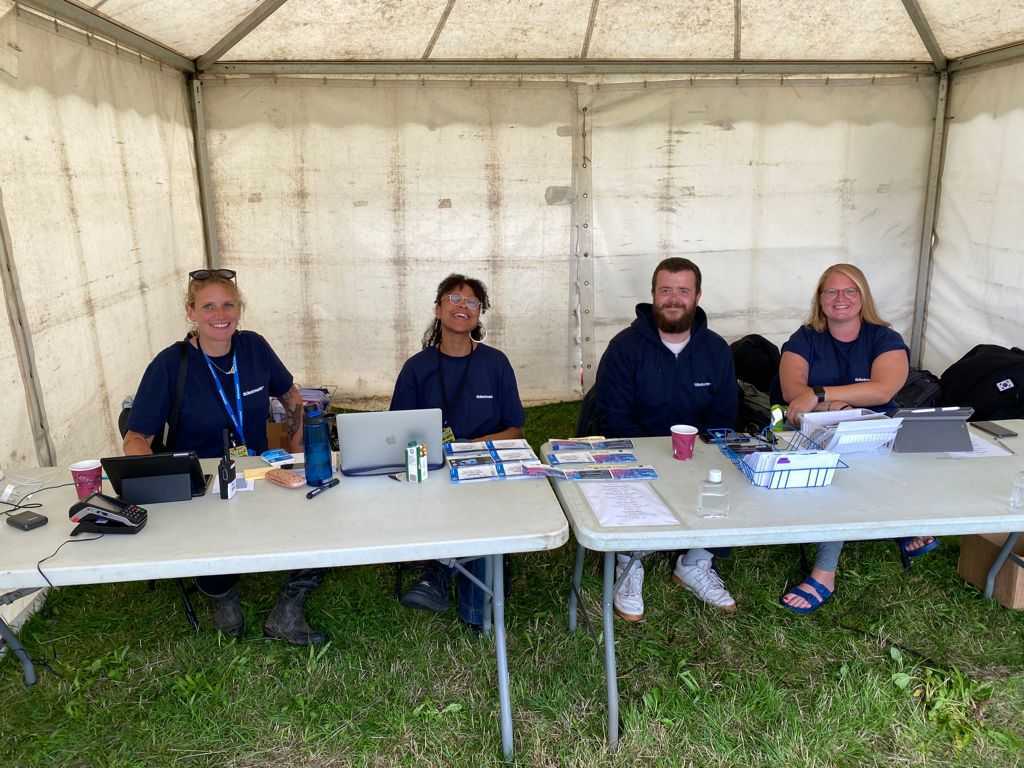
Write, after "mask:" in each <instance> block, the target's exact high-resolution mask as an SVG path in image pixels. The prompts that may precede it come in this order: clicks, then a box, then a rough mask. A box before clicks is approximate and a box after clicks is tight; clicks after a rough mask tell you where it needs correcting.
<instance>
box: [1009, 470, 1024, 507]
mask: <svg viewBox="0 0 1024 768" xmlns="http://www.w3.org/2000/svg"><path fill="white" fill-rule="evenodd" d="M1022 512H1024V471H1021V472H1018V473H1017V476H1016V477H1015V478H1014V479H1013V488H1012V489H1011V490H1010V513H1011V514H1014V515H1019V514H1021V513H1022Z"/></svg>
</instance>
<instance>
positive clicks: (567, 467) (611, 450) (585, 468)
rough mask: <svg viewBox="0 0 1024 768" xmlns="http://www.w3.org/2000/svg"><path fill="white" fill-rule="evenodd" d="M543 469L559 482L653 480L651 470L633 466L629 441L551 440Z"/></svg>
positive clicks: (654, 475)
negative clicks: (546, 463) (546, 462)
mask: <svg viewBox="0 0 1024 768" xmlns="http://www.w3.org/2000/svg"><path fill="white" fill-rule="evenodd" d="M549 447H550V449H551V451H550V453H548V455H547V461H548V465H547V466H546V467H545V468H544V472H545V474H547V476H548V477H554V478H556V479H559V480H657V479H658V472H657V470H655V469H654V467H650V466H645V465H641V464H638V463H637V457H636V454H635V453H633V447H634V446H633V441H632V440H629V439H617V440H605V439H604V438H585V439H577V440H551V441H550V443H549Z"/></svg>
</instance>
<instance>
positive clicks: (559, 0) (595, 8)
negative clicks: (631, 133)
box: [25, 0, 1024, 69]
mask: <svg viewBox="0 0 1024 768" xmlns="http://www.w3.org/2000/svg"><path fill="white" fill-rule="evenodd" d="M25 4H26V5H28V6H34V7H38V8H40V9H41V10H44V11H47V12H53V13H56V14H60V15H63V16H66V15H67V9H68V6H72V4H71V3H68V2H66V0H27V2H26V3H25ZM78 5H80V6H82V7H84V8H89V9H91V10H92V11H93V12H94V13H96V14H99V15H101V16H102V17H104V18H106V19H109V20H110V21H112V22H113V23H114V24H116V25H118V26H120V27H123V28H125V29H127V30H130V31H132V32H134V33H137V34H138V35H141V36H144V37H146V38H148V39H150V40H152V41H154V42H155V43H157V44H158V45H159V46H161V47H162V48H165V49H167V50H169V51H173V52H174V53H176V54H179V55H180V56H181V57H184V58H185V59H189V60H193V61H196V60H198V63H199V64H200V69H203V68H206V67H208V66H210V65H212V64H213V63H214V62H216V61H222V62H240V61H253V62H255V61H264V62H265V61H279V62H296V61H318V62H320V61H364V62H368V61H396V62H418V63H420V64H421V65H422V64H423V63H424V62H435V61H446V60H457V61H488V62H525V61H553V60H564V61H573V60H576V61H587V60H596V61H623V62H626V61H663V62H664V61H688V60H692V61H717V62H730V61H739V62H759V61H822V62H824V61H835V62H838V61H863V62H897V61H898V62H929V61H934V60H935V58H936V55H941V56H944V57H946V58H948V59H960V58H963V57H967V56H971V55H975V54H978V53H979V52H983V51H989V50H992V49H998V48H1002V47H1005V46H1011V45H1014V44H1018V43H1020V42H1021V41H1024V2H1021V0H1012V2H1006V1H1005V0H973V1H972V2H970V3H964V2H960V0H860V2H856V3H850V2H844V1H843V0H826V1H825V2H817V3H808V2H805V0H528V1H527V0H222V1H221V2H218V3H210V2H208V1H207V0H85V1H84V2H81V3H78ZM72 7H73V6H72ZM929 37H931V38H932V39H933V40H934V44H935V46H936V50H935V51H933V52H931V53H929V49H928V43H927V42H926V41H927V40H928V38H929ZM144 52H145V51H144Z"/></svg>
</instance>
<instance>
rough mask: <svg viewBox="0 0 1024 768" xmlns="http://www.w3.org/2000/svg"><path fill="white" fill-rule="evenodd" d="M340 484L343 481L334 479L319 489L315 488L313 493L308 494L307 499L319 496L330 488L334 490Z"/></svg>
mask: <svg viewBox="0 0 1024 768" xmlns="http://www.w3.org/2000/svg"><path fill="white" fill-rule="evenodd" d="M340 482H341V481H340V480H339V479H338V478H336V477H332V478H331V479H330V480H328V481H327V482H326V483H324V484H323V485H321V486H319V487H317V488H314V489H313V490H312V491H310V492H309V493H307V494H306V498H307V499H312V498H313V497H314V496H319V495H320V494H321V493H323V492H324V491H326V490H327V489H328V488H333V487H334V486H336V485H337V484H338V483H340Z"/></svg>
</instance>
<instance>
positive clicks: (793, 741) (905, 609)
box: [0, 404, 1024, 768]
mask: <svg viewBox="0 0 1024 768" xmlns="http://www.w3.org/2000/svg"><path fill="white" fill-rule="evenodd" d="M576 407H577V406H576V404H561V405H550V406H541V407H538V408H532V409H529V410H528V417H527V436H528V438H529V439H530V440H531V443H534V444H539V442H540V441H542V440H543V439H545V438H547V437H549V436H553V435H558V436H564V435H568V434H570V433H571V431H572V425H573V423H574V421H575V416H576ZM957 549H958V548H957V543H956V540H955V539H946V540H944V542H943V547H942V549H940V550H939V551H938V552H936V553H934V554H933V555H931V556H929V557H927V558H924V559H923V560H922V561H921V562H919V563H917V564H916V565H915V566H914V569H913V571H912V572H911V573H909V574H904V573H903V572H902V570H901V569H900V566H899V559H898V556H897V552H896V547H895V545H894V544H892V543H891V542H863V543H859V544H852V545H850V546H848V547H847V548H846V550H845V552H844V554H843V561H842V568H843V571H842V573H841V582H840V591H839V592H838V593H837V596H836V598H835V599H834V600H833V602H832V603H831V604H830V605H829V606H828V607H827V608H825V609H823V610H822V611H820V612H819V613H817V614H815V615H814V616H811V617H806V618H800V617H795V616H792V615H790V614H788V613H786V612H784V611H782V610H781V609H780V608H778V607H777V605H776V604H775V601H776V598H777V597H778V594H779V593H780V592H781V591H782V588H783V586H784V585H785V582H786V580H787V579H789V578H791V577H792V576H793V575H795V572H796V562H797V548H796V547H760V548H748V549H741V550H736V551H735V552H734V555H733V557H732V558H730V559H728V560H725V561H723V562H722V563H721V569H722V572H723V576H724V577H725V579H726V582H727V583H728V584H729V586H730V588H731V589H732V591H733V594H734V595H735V596H736V597H737V599H738V601H739V603H740V611H739V613H738V614H737V615H736V616H733V617H725V616H721V615H719V614H717V613H716V612H714V611H712V610H709V609H706V608H705V607H703V606H702V605H700V604H698V603H697V602H696V601H695V600H694V599H692V598H691V597H689V596H688V595H686V594H684V593H682V592H681V591H680V590H679V589H678V588H677V587H675V586H673V585H672V583H671V579H670V558H669V557H668V556H667V555H656V556H654V557H652V558H651V559H650V560H649V561H648V562H647V574H648V575H647V581H646V586H645V599H646V603H647V610H648V619H647V621H646V622H644V623H642V624H639V625H631V626H626V625H623V624H621V623H620V624H618V625H617V627H616V631H617V646H618V661H619V687H620V694H621V723H622V727H621V748H620V750H619V752H618V753H617V754H610V753H609V752H608V751H607V749H606V747H605V693H604V675H603V667H602V662H601V655H600V646H599V641H600V631H601V624H600V612H599V602H598V600H599V595H600V574H599V569H598V558H597V557H596V556H593V555H592V556H591V557H590V558H589V559H588V561H587V568H586V570H585V575H584V602H583V612H584V615H585V617H586V621H585V622H581V629H580V630H579V631H578V632H577V633H576V634H575V635H569V634H568V633H567V632H566V628H565V617H566V614H565V596H566V589H567V586H568V580H569V575H570V572H571V568H572V557H573V551H572V550H573V548H572V546H566V547H563V548H562V549H560V550H557V551H555V552H550V553H541V554H535V555H524V556H516V557H513V558H512V559H511V579H512V585H513V590H512V599H511V603H510V605H509V615H508V625H509V663H510V669H511V674H512V705H513V714H514V718H515V735H516V764H519V765H544V766H548V765H551V766H554V765H558V766H577V765H578V766H590V765H593V764H595V763H597V764H601V765H610V766H628V765H638V764H644V765H655V766H661V765H664V766H690V765H693V766H701V768H704V767H705V766H737V765H742V766H883V765H886V766H888V765H907V766H993V768H995V767H996V766H998V767H999V768H1003V767H1005V766H1013V765H1022V764H1024V761H1022V758H1021V755H1022V754H1024V715H1022V713H1024V613H1021V612H1013V611H1007V610H1004V609H1002V608H1000V607H999V606H998V605H995V604H994V603H991V602H988V601H986V600H984V599H983V598H982V597H981V596H980V594H979V593H978V592H977V591H976V590H974V589H973V588H971V587H969V586H967V585H965V584H964V583H963V582H962V581H961V579H960V578H959V576H958V575H957V573H956V557H957ZM392 578H393V571H392V570H391V569H390V568H386V567H362V568H347V569H335V570H333V571H332V572H331V573H330V575H329V576H328V578H327V580H326V582H325V584H324V586H323V587H322V588H321V589H320V590H318V591H317V592H316V593H315V595H314V596H313V598H312V600H311V603H310V615H311V617H312V619H313V620H314V622H315V623H316V624H317V625H318V626H321V627H323V628H325V629H326V630H327V631H329V632H330V635H331V637H332V642H331V643H330V645H328V646H327V647H326V648H323V649H320V650H314V651H309V650H303V649H297V648H291V647H286V646H283V645H282V644H280V643H273V642H269V641H265V640H263V639H262V638H261V637H260V636H259V635H258V633H257V631H255V629H250V630H249V632H248V634H247V636H246V638H245V639H244V640H242V641H239V642H235V641H227V640H224V639H223V638H221V637H219V636H218V635H217V634H215V633H213V632H211V631H210V630H209V619H208V614H207V611H206V607H205V605H203V604H201V603H200V604H199V610H200V618H201V620H202V621H203V622H204V629H203V631H201V632H200V633H199V634H193V633H192V631H191V630H190V628H189V627H188V624H187V623H186V621H185V619H184V616H183V615H182V613H181V611H180V608H179V604H178V600H177V593H176V590H175V589H174V586H173V584H172V583H170V582H161V583H159V584H158V585H157V588H156V590H155V591H149V590H147V589H146V586H145V584H141V583H126V584H115V585H104V586H95V587H74V588H64V589H60V590H56V591H54V592H52V593H51V594H50V596H49V598H48V600H47V602H46V605H45V607H44V608H43V610H42V611H41V612H40V613H39V614H37V615H36V616H35V617H33V618H32V619H31V620H30V621H29V622H28V624H27V625H26V627H25V628H24V629H23V631H22V639H23V641H24V643H25V645H26V647H27V648H28V649H29V651H30V652H31V653H32V655H33V656H34V658H35V659H36V660H37V661H38V662H39V667H40V669H39V674H40V681H39V683H38V685H37V686H36V687H35V688H34V689H32V690H26V689H25V688H24V687H23V685H22V683H21V677H20V674H19V669H18V667H17V665H16V664H15V663H13V661H12V660H11V659H9V658H5V659H3V660H2V661H0V701H2V702H3V704H2V712H3V714H2V715H0V765H3V766H17V767H18V768H22V767H23V766H24V767H26V768H28V767H29V766H55V765H69V766H96V767H98V768H106V767H108V766H109V767H111V768H113V767H114V766H252V767H256V766H297V765H305V766H317V767H318V768H319V767H322V766H347V765H360V766H361V765H369V766H378V765H379V766H385V765H393V764H401V765H422V766H435V765H464V766H479V765H498V764H500V762H501V760H500V751H501V750H500V741H499V737H498V728H497V716H498V707H497V695H496V690H495V672H494V656H493V651H492V646H491V643H490V641H488V640H487V639H486V638H478V637H475V636H472V635H470V634H469V633H467V632H466V631H465V630H463V629H462V628H461V627H460V625H459V623H458V621H457V620H456V619H455V616H454V612H449V613H448V614H445V615H441V616H433V615H427V614H423V613H420V612H412V611H407V610H404V609H402V608H400V607H399V606H398V604H397V603H396V601H395V600H393V599H392V598H391V587H392ZM279 582H280V577H279V575H275V574H266V575H257V576H248V577H245V578H244V580H243V582H242V587H243V594H244V599H245V602H244V607H245V610H246V614H247V619H248V622H249V624H250V627H252V628H255V627H258V625H259V623H260V622H261V621H262V619H263V617H264V616H265V615H266V613H267V611H268V610H269V609H270V607H271V605H272V604H273V601H274V598H275V590H276V588H277V585H278V584H279Z"/></svg>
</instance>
